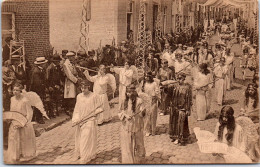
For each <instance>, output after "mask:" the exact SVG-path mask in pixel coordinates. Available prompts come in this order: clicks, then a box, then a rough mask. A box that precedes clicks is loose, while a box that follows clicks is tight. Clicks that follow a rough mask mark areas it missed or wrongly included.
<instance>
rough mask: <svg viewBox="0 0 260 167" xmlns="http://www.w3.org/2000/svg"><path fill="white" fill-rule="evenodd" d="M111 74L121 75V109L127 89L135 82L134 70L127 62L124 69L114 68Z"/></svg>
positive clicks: (111, 69)
mask: <svg viewBox="0 0 260 167" xmlns="http://www.w3.org/2000/svg"><path fill="white" fill-rule="evenodd" d="M110 71H111V72H113V71H114V72H115V73H116V74H119V109H120V108H121V105H122V103H123V101H124V99H125V92H126V87H127V86H128V85H130V84H131V82H132V80H133V75H134V74H133V70H132V69H131V68H130V64H129V61H126V62H125V66H124V68H117V67H112V68H110Z"/></svg>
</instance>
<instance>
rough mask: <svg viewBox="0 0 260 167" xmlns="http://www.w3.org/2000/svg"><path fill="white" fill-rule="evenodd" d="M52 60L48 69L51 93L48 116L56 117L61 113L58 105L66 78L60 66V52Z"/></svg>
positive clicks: (47, 82) (47, 79) (48, 87)
mask: <svg viewBox="0 0 260 167" xmlns="http://www.w3.org/2000/svg"><path fill="white" fill-rule="evenodd" d="M51 61H52V62H51V64H50V65H49V66H48V67H47V69H46V86H47V89H48V92H49V95H50V103H49V106H48V108H49V113H48V114H49V115H48V116H49V117H53V118H55V117H56V115H57V116H58V115H59V111H58V106H59V100H60V97H61V87H62V83H63V80H64V79H63V74H62V71H61V67H60V61H61V57H60V56H59V55H58V54H55V55H54V56H53V57H52V59H51Z"/></svg>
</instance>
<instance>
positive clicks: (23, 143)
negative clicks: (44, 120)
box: [7, 84, 36, 163]
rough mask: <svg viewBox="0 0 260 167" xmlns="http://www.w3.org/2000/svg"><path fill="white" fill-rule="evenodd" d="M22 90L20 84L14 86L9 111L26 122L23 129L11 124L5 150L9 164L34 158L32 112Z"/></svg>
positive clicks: (19, 125) (14, 121)
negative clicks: (18, 114) (15, 113)
mask: <svg viewBox="0 0 260 167" xmlns="http://www.w3.org/2000/svg"><path fill="white" fill-rule="evenodd" d="M22 90H23V86H22V85H21V84H15V85H14V88H13V94H14V96H13V97H12V98H11V108H10V110H11V111H15V112H18V113H20V114H22V115H23V116H24V117H26V119H27V120H28V121H27V123H26V124H25V125H24V126H23V127H22V126H21V124H20V123H19V122H17V121H16V120H12V122H11V125H10V128H9V136H8V150H7V162H10V163H15V162H17V161H19V160H20V161H23V160H29V159H32V158H34V157H35V156H36V139H35V133H34V129H33V125H32V123H31V121H32V116H33V110H32V107H31V105H30V101H29V100H28V99H27V98H26V97H25V96H23V94H22Z"/></svg>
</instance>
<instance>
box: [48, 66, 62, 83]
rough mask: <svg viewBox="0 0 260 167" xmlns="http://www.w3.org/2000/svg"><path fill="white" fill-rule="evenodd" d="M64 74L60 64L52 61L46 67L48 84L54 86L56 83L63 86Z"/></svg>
mask: <svg viewBox="0 0 260 167" xmlns="http://www.w3.org/2000/svg"><path fill="white" fill-rule="evenodd" d="M62 77H63V74H62V71H61V68H60V66H59V65H57V66H56V65H55V64H53V63H51V64H50V65H49V66H48V67H47V69H46V86H47V87H52V88H54V87H55V85H58V86H61V83H62V81H63V78H62Z"/></svg>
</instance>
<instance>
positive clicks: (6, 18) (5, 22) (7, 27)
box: [2, 12, 15, 41]
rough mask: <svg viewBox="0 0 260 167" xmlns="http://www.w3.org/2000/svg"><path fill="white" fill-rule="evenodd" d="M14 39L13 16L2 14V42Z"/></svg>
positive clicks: (12, 14)
mask: <svg viewBox="0 0 260 167" xmlns="http://www.w3.org/2000/svg"><path fill="white" fill-rule="evenodd" d="M7 37H12V38H13V39H14V38H15V15H14V13H9V12H2V38H3V39H2V41H5V38H7Z"/></svg>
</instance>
